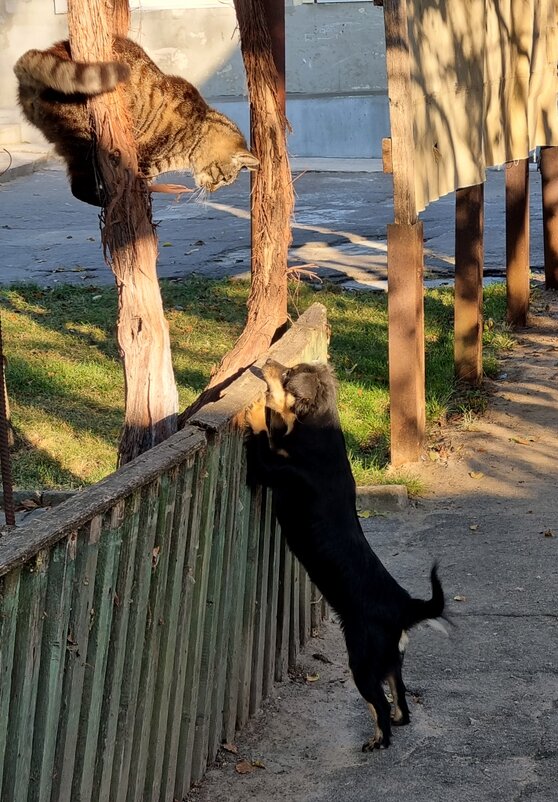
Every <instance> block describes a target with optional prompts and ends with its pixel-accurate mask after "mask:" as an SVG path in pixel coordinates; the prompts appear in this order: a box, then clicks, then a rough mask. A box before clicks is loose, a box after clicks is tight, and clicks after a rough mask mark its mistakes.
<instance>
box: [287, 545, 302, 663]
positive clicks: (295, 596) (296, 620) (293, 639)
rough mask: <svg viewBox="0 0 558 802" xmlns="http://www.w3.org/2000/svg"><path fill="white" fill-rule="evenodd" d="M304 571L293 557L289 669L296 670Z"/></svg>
mask: <svg viewBox="0 0 558 802" xmlns="http://www.w3.org/2000/svg"><path fill="white" fill-rule="evenodd" d="M303 570H304V569H303V568H302V566H301V565H300V563H299V561H298V560H297V559H296V558H295V557H293V560H292V563H291V607H290V623H289V668H295V667H296V664H297V663H298V655H299V653H300V574H301V572H302V571H303Z"/></svg>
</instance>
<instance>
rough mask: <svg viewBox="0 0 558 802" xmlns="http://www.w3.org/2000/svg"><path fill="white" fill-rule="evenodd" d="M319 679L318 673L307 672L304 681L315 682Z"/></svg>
mask: <svg viewBox="0 0 558 802" xmlns="http://www.w3.org/2000/svg"><path fill="white" fill-rule="evenodd" d="M319 679H320V675H319V674H307V675H306V682H317V681H318V680H319Z"/></svg>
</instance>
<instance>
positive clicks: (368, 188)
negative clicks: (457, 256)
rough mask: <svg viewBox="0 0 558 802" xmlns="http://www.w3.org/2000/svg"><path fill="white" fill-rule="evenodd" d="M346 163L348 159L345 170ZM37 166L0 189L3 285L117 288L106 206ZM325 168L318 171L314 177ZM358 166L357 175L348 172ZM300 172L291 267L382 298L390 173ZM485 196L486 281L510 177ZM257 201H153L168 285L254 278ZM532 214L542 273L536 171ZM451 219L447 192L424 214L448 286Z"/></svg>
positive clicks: (243, 184) (428, 247) (432, 255)
mask: <svg viewBox="0 0 558 802" xmlns="http://www.w3.org/2000/svg"><path fill="white" fill-rule="evenodd" d="M318 161H319V160H318ZM339 161H341V162H342V163H340V164H337V162H339ZM35 166H36V167H38V169H37V170H36V172H33V173H32V174H31V175H28V176H25V177H19V178H17V177H16V178H15V179H14V180H12V181H8V182H5V183H1V184H0V206H1V209H2V220H1V223H0V245H1V247H2V251H3V260H2V261H3V264H2V273H1V275H0V281H2V282H3V283H12V282H19V281H24V282H36V283H38V284H40V285H41V286H52V285H55V284H58V283H69V284H81V283H88V284H96V285H98V284H110V283H112V280H113V279H112V274H111V273H110V271H109V270H108V269H107V268H106V266H105V265H104V263H103V259H102V252H101V246H100V236H99V219H98V217H99V215H98V210H97V209H95V208H94V207H90V206H87V205H86V204H83V203H81V202H79V201H77V200H75V198H73V196H72V195H71V193H70V190H69V187H68V183H67V180H66V176H65V170H64V167H63V165H62V163H61V162H58V161H50V162H48V164H46V165H44V164H40V163H38V164H36V165H35ZM307 168H310V169H307ZM316 168H319V169H320V171H318V172H316V171H314V170H316ZM324 168H326V169H327V170H328V171H325V172H324V171H323V170H324ZM333 168H335V171H331V170H332V169H333ZM349 168H351V169H352V170H359V172H354V171H353V172H347V170H348V169H349ZM293 169H294V173H293V180H294V181H295V190H296V196H297V197H296V207H295V219H294V226H293V247H292V249H291V263H292V264H293V265H296V264H299V265H304V264H308V263H310V264H312V265H316V268H313V269H315V271H316V273H317V274H318V275H319V276H321V277H322V278H327V279H329V280H331V281H334V282H336V283H339V284H343V286H344V287H345V288H346V289H355V290H358V289H360V290H367V289H368V290H385V288H386V225H387V224H388V223H389V222H392V220H393V210H392V202H391V177H390V176H387V175H384V174H383V173H382V172H380V171H379V170H380V165H379V163H378V162H372V161H371V162H370V163H364V162H355V163H351V162H349V163H347V162H344V161H342V160H326V162H325V164H324V163H323V162H322V163H321V164H317V163H316V160H314V161H313V162H312V163H310V162H309V163H305V162H302V163H300V162H299V163H297V162H294V163H293ZM365 169H366V170H369V171H370V170H374V172H364V171H363V170H365ZM165 180H168V181H169V182H171V181H175V182H178V183H180V182H181V181H183V180H184V177H183V176H179V175H175V176H172V175H171V176H168V178H165ZM186 183H187V184H189V185H190V186H192V182H191V179H189V178H186ZM485 198H486V202H485V225H486V232H487V234H486V238H485V274H486V276H487V279H490V277H493V276H494V275H496V276H501V275H502V273H503V265H504V264H505V219H504V173H503V172H502V171H491V172H490V173H489V178H488V181H487V184H486V191H485ZM248 203H249V182H248V176H247V175H242V176H241V177H240V179H239V180H238V181H237V182H236V183H235V184H233V185H232V186H230V187H225V188H223V189H221V190H219V191H218V192H217V193H216V194H215V195H212V196H209V197H208V198H207V200H206V201H201V200H196V199H195V198H194V197H193V196H190V195H186V196H183V197H182V198H181V199H180V200H176V199H175V198H174V197H173V196H169V195H160V194H159V195H155V196H154V202H153V217H154V220H156V221H157V222H158V233H159V244H160V248H159V250H160V255H159V275H160V276H161V278H171V279H173V278H174V279H179V278H182V277H184V276H187V275H192V274H193V273H198V274H200V275H204V276H209V277H213V278H222V277H224V276H229V275H243V274H247V271H248V269H249V213H248ZM531 209H532V215H531V221H532V230H533V232H534V235H533V245H532V251H531V264H532V267H533V269H534V270H542V266H543V250H542V237H541V235H540V231H541V230H542V228H541V225H542V224H541V199H540V176H539V174H538V172H537V171H536V169H534V166H533V169H532V170H531ZM454 214H455V212H454V196H453V195H450V196H448V197H446V198H442V199H441V200H439V201H438V202H437V203H435V204H433V205H432V206H430V207H429V208H428V209H427V210H426V211H425V212H424V213H423V215H422V219H423V221H424V231H425V264H426V270H427V283H429V284H436V283H440V282H441V283H447V282H448V281H450V280H451V277H452V274H453V265H454V261H453V254H454ZM537 232H539V233H538V234H537Z"/></svg>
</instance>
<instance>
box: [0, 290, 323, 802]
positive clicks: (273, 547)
mask: <svg viewBox="0 0 558 802" xmlns="http://www.w3.org/2000/svg"><path fill="white" fill-rule="evenodd" d="M272 353H273V355H274V357H275V358H276V359H279V360H282V361H283V362H285V363H287V364H294V363H295V362H298V361H306V360H309V359H325V358H326V356H327V325H326V318H325V310H324V308H323V307H321V306H320V305H314V306H313V307H311V309H310V310H308V312H306V313H305V314H304V315H303V316H302V317H301V318H300V320H299V322H298V323H297V324H295V326H293V328H292V329H291V330H290V331H289V332H288V333H287V334H286V335H285V337H284V338H283V340H282V341H280V342H279V343H277V344H276V345H275V346H274V347H273V348H272ZM262 387H263V382H262V381H261V380H260V379H258V378H257V377H256V375H254V374H253V373H250V374H248V375H245V376H243V377H241V378H240V379H239V380H238V381H237V382H235V383H234V384H233V385H231V387H230V388H229V390H228V391H227V394H226V395H225V396H224V398H222V399H221V400H220V401H218V402H216V403H215V404H212V405H210V406H209V407H205V408H204V409H202V410H201V411H200V413H198V416H197V418H196V420H194V421H192V425H189V426H187V427H186V428H185V429H183V430H182V431H181V432H179V433H178V434H177V435H175V436H174V437H172V438H170V439H169V440H167V441H166V442H165V443H163V444H161V445H160V446H158V447H157V448H155V449H153V450H152V451H150V452H148V453H147V454H144V455H143V456H141V457H139V458H138V459H136V460H134V461H133V462H131V463H129V464H128V465H126V466H125V467H124V468H122V469H121V470H119V471H117V472H116V473H115V474H113V475H112V476H109V477H107V479H105V480H103V481H102V482H100V483H99V484H98V485H95V486H94V487H92V488H89V489H87V490H85V491H83V492H82V493H80V494H79V495H77V496H76V497H74V498H72V499H71V500H70V501H67V502H65V503H64V504H63V505H61V506H60V507H57V508H55V509H53V510H52V511H50V512H49V513H45V514H44V516H43V517H42V518H41V519H40V521H38V522H37V523H36V524H32V525H28V526H25V527H21V528H20V529H16V530H14V531H12V532H9V533H7V534H5V535H4V536H3V537H1V538H0V786H1V792H0V800H1V802H78V800H79V802H101V801H103V802H139V800H142V801H143V802H148V800H149V802H172V801H173V800H177V799H178V800H180V799H182V798H183V797H184V795H185V794H186V793H187V791H188V789H189V788H190V785H191V782H192V781H195V780H198V779H200V777H201V776H202V774H203V772H204V770H205V767H206V765H207V762H208V761H210V760H212V759H213V758H214V756H215V754H216V752H217V750H218V748H219V744H220V743H221V742H222V741H223V740H228V741H232V740H233V738H234V735H235V731H236V729H237V728H239V727H241V726H242V725H243V724H244V723H245V722H246V721H247V719H248V718H249V716H251V715H252V714H253V713H254V712H255V711H256V710H258V708H259V707H260V704H261V702H262V699H264V698H265V697H266V696H267V695H268V694H269V692H270V690H271V688H272V685H273V682H274V680H280V679H282V678H283V677H284V675H285V671H286V670H287V668H288V667H289V666H290V665H293V663H294V662H295V661H296V658H297V655H298V650H299V648H300V646H301V645H302V644H303V643H304V642H305V641H306V639H307V638H308V637H309V636H310V634H311V631H312V628H313V627H314V628H315V627H316V626H317V624H318V623H319V620H320V617H321V616H320V614H319V611H320V610H321V603H320V600H319V598H318V596H317V594H316V592H315V589H313V588H312V587H311V586H310V582H309V580H308V578H307V576H306V574H305V573H304V572H303V571H302V569H301V568H300V567H299V565H298V564H297V563H296V562H295V561H294V560H293V559H292V558H291V555H290V553H289V552H288V551H287V550H286V548H285V545H284V542H283V540H282V538H281V536H280V533H279V531H278V527H277V526H276V523H275V520H274V518H273V516H272V511H271V497H270V495H269V494H268V493H267V492H265V491H262V490H261V489H258V490H256V491H254V492H251V491H250V490H249V489H248V488H247V486H246V482H245V472H246V464H245V451H244V448H243V434H242V432H241V431H240V430H239V429H238V428H235V426H234V418H235V416H236V415H237V414H238V413H239V412H240V411H241V409H242V408H243V407H245V406H246V405H247V404H249V403H250V402H251V401H252V400H254V399H255V398H256V397H257V395H258V394H259V393H261V391H262Z"/></svg>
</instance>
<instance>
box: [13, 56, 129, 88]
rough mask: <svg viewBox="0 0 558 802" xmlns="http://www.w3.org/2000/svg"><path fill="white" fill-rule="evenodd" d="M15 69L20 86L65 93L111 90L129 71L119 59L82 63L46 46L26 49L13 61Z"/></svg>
mask: <svg viewBox="0 0 558 802" xmlns="http://www.w3.org/2000/svg"><path fill="white" fill-rule="evenodd" d="M14 72H15V74H16V76H17V79H18V81H19V82H20V84H21V85H22V86H33V87H36V88H38V89H41V88H46V89H54V90H56V91H57V92H62V94H64V95H73V94H76V93H79V94H83V95H100V94H101V93H102V92H110V91H112V90H113V89H115V88H116V86H117V85H118V84H119V83H120V82H121V81H125V80H126V79H127V78H128V77H129V75H130V69H129V67H128V65H127V64H121V63H120V62H118V61H107V62H103V63H93V64H83V63H80V62H77V61H69V60H67V59H64V58H60V56H58V55H57V54H56V53H53V52H51V51H49V50H28V51H27V53H24V54H23V56H21V58H19V59H18V61H17V62H16V64H15V67H14Z"/></svg>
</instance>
